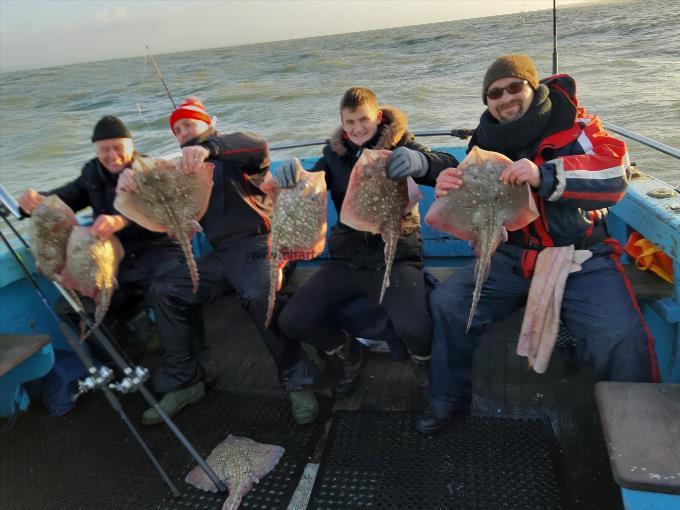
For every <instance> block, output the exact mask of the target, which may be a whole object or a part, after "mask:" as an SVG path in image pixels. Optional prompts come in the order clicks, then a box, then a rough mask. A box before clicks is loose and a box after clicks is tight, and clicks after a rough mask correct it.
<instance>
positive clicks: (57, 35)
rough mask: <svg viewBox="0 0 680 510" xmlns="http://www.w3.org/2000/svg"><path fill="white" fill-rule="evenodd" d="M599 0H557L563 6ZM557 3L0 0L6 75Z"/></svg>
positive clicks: (0, 48)
mask: <svg viewBox="0 0 680 510" xmlns="http://www.w3.org/2000/svg"><path fill="white" fill-rule="evenodd" d="M588 1H594V0H558V2H557V5H558V9H559V7H560V6H565V5H572V4H575V3H583V2H588ZM551 7H552V0H252V1H242V0H221V1H217V0H214V1H209V0H182V1H174V0H169V1H163V0H155V1H153V0H127V1H117V2H114V1H108V0H107V1H104V0H101V1H98V0H86V1H85V0H83V1H56V0H50V1H43V0H41V1H38V0H0V71H12V70H17V69H31V68H39V67H48V66H54V65H63V64H72V63H77V62H91V61H99V60H108V59H112V58H120V57H132V56H141V55H143V54H144V53H145V47H146V45H149V46H150V48H151V50H152V52H153V53H154V54H161V53H171V52H175V51H189V50H196V49H202V48H217V47H223V46H234V45H240V44H248V43H254V42H264V41H277V40H285V39H295V38H300V37H310V36H317V35H329V34H340V33H347V32H359V31H363V30H372V29H378V28H387V27H396V26H406V25H418V24H422V23H433V22H439V21H448V20H454V19H463V18H476V17H481V16H493V15H497V14H507V13H512V12H521V11H532V10H538V9H548V8H551Z"/></svg>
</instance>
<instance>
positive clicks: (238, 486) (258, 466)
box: [184, 434, 284, 510]
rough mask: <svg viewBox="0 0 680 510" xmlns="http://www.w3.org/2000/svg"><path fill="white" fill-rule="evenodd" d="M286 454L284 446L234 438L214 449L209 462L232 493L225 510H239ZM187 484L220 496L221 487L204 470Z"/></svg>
mask: <svg viewBox="0 0 680 510" xmlns="http://www.w3.org/2000/svg"><path fill="white" fill-rule="evenodd" d="M283 453H284V449H283V448H282V447H281V446H276V445H271V444H263V443H258V442H256V441H253V440H252V439H249V438H247V437H238V436H232V435H231V434H229V436H227V439H225V440H224V441H222V442H221V443H220V444H218V445H217V446H216V447H215V448H213V451H212V452H210V455H209V456H208V459H207V460H206V462H207V464H208V465H209V466H210V467H211V468H212V469H213V470H214V471H215V474H216V475H217V477H218V478H219V479H220V480H222V481H223V482H224V483H225V484H226V485H227V488H228V489H229V497H228V498H227V500H226V501H225V502H224V505H223V506H222V510H236V509H237V508H238V507H239V505H240V504H241V500H242V499H243V497H244V496H245V495H246V494H248V492H249V491H250V489H252V488H253V485H254V484H256V483H258V482H259V481H260V479H262V478H264V476H266V475H267V473H269V472H270V471H271V470H272V469H274V467H276V464H278V462H279V459H281V456H282V455H283ZM184 481H185V482H187V483H188V484H190V485H193V486H194V487H196V488H198V489H201V490H204V491H210V492H217V487H216V486H215V484H214V483H213V481H212V480H211V479H210V478H209V477H208V475H207V474H206V473H205V471H203V468H201V467H200V466H196V467H195V468H194V469H192V470H191V471H190V472H189V474H188V475H187V476H186V478H185V479H184Z"/></svg>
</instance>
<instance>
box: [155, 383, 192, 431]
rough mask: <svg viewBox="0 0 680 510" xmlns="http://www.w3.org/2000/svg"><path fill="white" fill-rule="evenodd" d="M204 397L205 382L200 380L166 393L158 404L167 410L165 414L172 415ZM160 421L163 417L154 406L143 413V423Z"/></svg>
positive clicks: (161, 421) (156, 423)
mask: <svg viewBox="0 0 680 510" xmlns="http://www.w3.org/2000/svg"><path fill="white" fill-rule="evenodd" d="M203 397H205V383H204V382H203V381H200V382H198V383H196V384H194V385H193V386H189V387H188V388H183V389H181V390H176V391H170V392H168V393H166V394H165V396H164V397H163V398H162V399H161V401H160V402H159V403H158V404H159V405H160V406H161V409H163V411H165V414H167V415H168V416H170V417H172V416H175V415H176V414H177V413H178V412H180V411H181V410H182V409H184V408H185V407H186V406H188V405H190V404H193V403H195V402H198V401H199V400H202V399H203ZM160 423H163V418H161V416H160V414H158V413H157V412H156V409H154V408H153V407H150V408H149V409H147V410H146V411H144V414H142V425H158V424H160Z"/></svg>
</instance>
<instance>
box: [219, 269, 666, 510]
mask: <svg viewBox="0 0 680 510" xmlns="http://www.w3.org/2000/svg"><path fill="white" fill-rule="evenodd" d="M452 270H453V268H436V269H431V271H432V273H433V274H435V276H437V278H439V279H443V278H445V277H446V276H447V275H449V274H451V272H452ZM310 271H313V268H298V269H297V270H296V271H295V273H294V274H293V277H292V278H291V282H290V285H293V286H295V285H299V284H300V282H301V281H304V279H305V278H306V277H307V276H308V274H309V272H310ZM638 273H639V272H638ZM650 281H651V282H652V283H649V282H650ZM636 288H639V289H641V292H644V293H647V294H652V293H655V292H657V290H656V287H655V286H654V285H653V280H648V279H647V275H644V274H642V275H639V278H638V279H637V281H636ZM216 312H217V313H216ZM206 316H207V317H213V318H214V320H212V321H206V327H207V335H208V338H209V343H210V346H211V354H212V357H213V359H214V360H215V362H216V363H218V365H219V367H220V373H221V377H220V380H219V382H218V384H217V388H221V389H225V390H231V391H236V392H244V393H257V394H264V395H280V394H282V392H281V390H280V389H279V387H278V384H277V380H276V376H275V370H274V364H273V362H272V360H271V358H270V356H269V353H268V352H267V350H266V348H265V347H264V345H263V343H262V342H261V341H259V340H258V337H257V332H256V330H255V327H254V326H253V324H252V322H251V321H250V320H248V316H247V315H246V313H245V312H244V311H243V310H242V309H241V308H240V306H239V305H238V303H237V301H236V299H234V298H233V297H229V296H228V297H225V298H223V299H222V300H220V301H218V302H216V303H214V304H212V305H211V306H210V307H208V308H207V309H206ZM521 317H522V315H521V313H517V314H515V315H513V316H511V317H508V318H507V319H506V320H504V321H502V322H499V323H497V324H495V325H493V326H492V327H491V328H490V330H489V332H488V333H487V334H486V335H485V338H484V340H483V342H482V344H481V346H480V348H479V349H478V351H477V353H476V358H475V360H476V361H475V369H474V381H473V385H474V400H473V414H475V415H483V416H505V417H521V418H527V417H530V418H540V417H548V418H549V419H550V422H551V425H552V428H553V432H554V434H555V437H556V439H557V440H558V443H559V466H558V469H559V477H560V483H561V485H562V486H561V491H562V493H563V498H564V501H565V504H567V505H568V508H592V509H596V508H597V509H601V508H608V509H617V508H622V503H621V499H620V493H619V489H618V486H617V485H616V484H615V483H614V481H613V479H612V476H611V471H610V468H609V459H608V456H607V452H606V447H605V443H604V437H603V435H602V429H601V426H600V421H599V417H598V413H597V408H596V403H595V397H594V390H593V388H594V383H593V381H592V379H591V378H590V377H589V375H588V373H587V371H585V370H579V369H577V368H575V365H574V363H573V358H572V352H571V349H570V348H569V347H568V346H567V347H562V348H558V349H556V351H555V353H554V354H553V358H552V361H551V364H550V368H549V369H548V371H547V372H546V373H545V374H542V375H540V374H536V373H535V372H533V371H531V370H529V369H528V367H527V362H526V358H522V357H519V356H517V354H516V353H515V348H516V341H517V337H518V335H519V330H520V325H521ZM561 335H562V336H563V337H564V336H567V337H568V333H566V335H565V333H564V332H561ZM567 340H568V338H567ZM562 343H567V344H568V342H562ZM308 351H309V354H310V357H312V358H313V359H314V360H315V362H316V364H317V367H318V368H319V373H320V376H319V378H318V381H317V383H316V385H315V392H316V393H317V395H323V396H327V397H330V395H331V391H330V386H331V384H330V383H331V381H330V380H329V379H328V377H327V376H325V374H324V373H323V362H322V361H320V360H319V359H318V358H317V357H316V355H315V353H314V352H313V350H310V349H308ZM423 405H424V402H423V397H422V395H421V392H420V390H419V388H418V387H417V386H416V383H415V379H414V376H413V373H412V371H411V368H410V366H409V364H408V362H407V361H394V359H393V357H392V356H391V354H389V353H375V352H371V353H370V354H369V356H368V361H367V364H366V366H365V367H364V369H363V371H362V374H361V384H360V386H359V390H358V391H357V392H356V393H355V394H354V395H352V396H351V397H349V398H347V399H343V400H339V401H336V402H334V404H333V410H357V411H408V412H412V413H418V412H420V411H421V410H422V408H423ZM317 452H318V454H319V455H320V454H321V452H322V449H317ZM316 460H318V459H316Z"/></svg>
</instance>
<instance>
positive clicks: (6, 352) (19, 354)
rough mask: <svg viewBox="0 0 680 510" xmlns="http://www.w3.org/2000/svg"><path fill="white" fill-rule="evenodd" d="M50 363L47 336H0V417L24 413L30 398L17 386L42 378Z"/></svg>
mask: <svg viewBox="0 0 680 510" xmlns="http://www.w3.org/2000/svg"><path fill="white" fill-rule="evenodd" d="M53 364H54V350H53V349H52V343H51V341H50V337H49V336H48V335H9V334H2V333H0V416H11V415H13V414H14V413H15V411H16V409H19V410H25V409H26V408H27V407H28V403H29V401H30V399H29V398H28V394H27V393H26V392H25V391H24V390H23V389H22V388H21V385H22V384H23V383H24V382H26V381H30V380H33V379H37V378H39V377H42V376H44V375H45V374H46V373H47V372H49V371H50V369H51V368H52V365H53Z"/></svg>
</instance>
